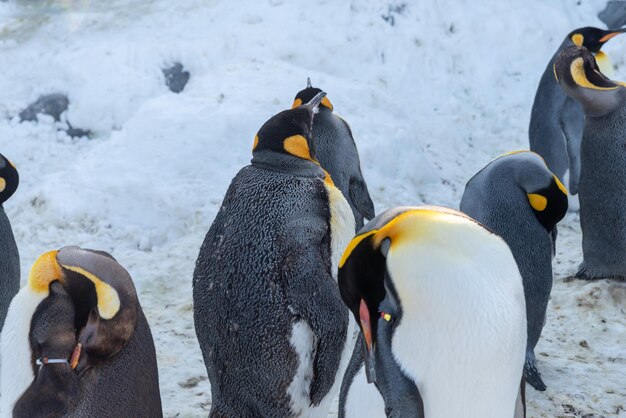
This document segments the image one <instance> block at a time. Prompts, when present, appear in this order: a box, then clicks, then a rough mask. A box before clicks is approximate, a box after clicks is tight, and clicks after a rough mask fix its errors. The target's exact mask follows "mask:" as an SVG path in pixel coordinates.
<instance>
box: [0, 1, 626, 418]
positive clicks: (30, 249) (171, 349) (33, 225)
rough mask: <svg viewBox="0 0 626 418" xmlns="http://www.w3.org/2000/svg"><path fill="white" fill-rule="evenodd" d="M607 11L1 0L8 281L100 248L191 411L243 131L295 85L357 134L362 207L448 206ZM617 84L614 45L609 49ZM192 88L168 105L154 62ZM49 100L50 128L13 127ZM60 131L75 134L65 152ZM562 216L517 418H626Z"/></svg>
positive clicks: (621, 292) (574, 241)
mask: <svg viewBox="0 0 626 418" xmlns="http://www.w3.org/2000/svg"><path fill="white" fill-rule="evenodd" d="M604 6H605V2H604V1H602V0H597V1H590V0H578V1H574V0H554V1H551V2H544V1H542V0H524V1H522V0H515V1H507V2H502V1H498V0H491V1H487V0H478V1H455V0H437V1H435V0H425V1H408V0H407V1H405V2H402V1H395V0H394V1H391V0H385V1H380V0H362V1H355V0H353V1H344V2H339V1H331V0H318V1H306V2H305V1H302V0H296V1H286V0H241V1H237V2H231V1H226V0H181V1H176V2H174V1H166V0H151V1H130V0H110V1H106V2H104V1H89V0H63V1H62V0H57V1H43V0H39V1H27V0H12V1H9V2H4V3H0V68H1V69H2V76H0V91H1V92H2V94H1V96H2V100H0V152H1V153H3V154H4V155H6V156H7V157H8V158H10V159H11V160H12V161H13V162H14V163H15V164H16V165H17V167H18V169H19V171H20V177H21V183H20V188H19V190H18V192H17V193H16V195H15V196H14V197H13V198H12V199H10V200H9V201H8V202H7V203H6V204H5V209H6V210H7V213H8V216H9V218H10V219H11V221H12V225H13V229H14V232H15V234H16V239H17V242H18V246H19V249H20V253H21V264H22V280H25V279H26V277H27V273H28V270H29V268H30V265H31V264H32V263H33V261H34V260H35V259H36V257H37V256H38V255H39V254H41V253H42V252H44V251H46V250H49V249H55V248H59V247H61V246H64V245H68V244H76V245H80V246H83V247H88V248H97V249H102V250H106V251H109V252H111V253H112V254H113V255H114V256H115V257H116V258H117V259H118V260H119V261H120V262H121V263H122V265H124V266H125V267H126V268H127V269H128V270H129V272H130V273H131V275H132V276H133V278H134V280H135V283H136V285H137V288H138V291H139V296H140V300H141V303H142V305H143V309H144V311H145V313H146V316H147V318H148V321H149V322H150V325H151V327H152V333H153V335H154V339H155V344H156V347H157V353H158V362H159V372H160V383H161V393H162V398H163V407H164V412H165V415H166V416H168V417H199V416H207V415H208V411H209V409H210V387H209V383H208V381H207V378H206V371H205V368H204V364H203V361H202V357H201V353H200V349H199V347H198V343H197V340H196V337H195V333H194V327H193V319H192V309H193V308H192V298H191V278H192V272H193V268H194V263H195V259H196V256H197V254H198V250H199V247H200V244H201V243H202V240H203V238H204V235H205V233H206V231H207V230H208V228H209V226H210V225H211V222H212V221H213V218H214V216H215V214H216V212H217V210H218V208H219V205H220V203H221V200H222V197H223V195H224V193H225V191H226V189H227V187H228V185H229V182H230V180H231V178H232V177H233V176H234V175H235V173H236V172H237V171H238V170H239V169H240V168H241V167H242V166H244V165H246V164H247V163H248V162H249V160H250V158H251V152H250V151H251V147H252V141H253V138H254V135H255V133H256V131H257V129H258V128H259V127H260V126H261V125H262V123H263V122H264V121H265V120H267V119H268V118H269V117H270V116H271V115H273V114H275V113H277V112H279V111H281V110H283V109H286V108H288V107H290V105H291V102H292V100H293V96H294V95H295V93H296V92H297V91H299V90H300V89H302V88H304V86H305V83H306V78H307V77H311V80H312V81H313V85H314V86H319V87H321V88H323V89H324V90H325V91H326V92H327V93H328V96H329V98H330V99H331V101H332V102H333V104H334V105H335V111H336V112H337V113H338V114H340V115H342V116H343V117H344V118H345V119H346V120H347V121H348V122H349V123H350V124H351V126H352V130H353V133H354V136H355V139H356V141H357V145H358V147H359V151H360V155H361V162H362V168H363V172H364V176H365V178H366V180H367V181H368V185H369V189H370V192H371V194H372V198H373V199H374V202H375V204H376V208H377V211H381V210H383V209H385V208H387V207H391V206H396V205H407V204H409V205H416V204H421V203H430V204H442V205H447V206H450V207H455V208H456V207H458V203H459V201H460V197H461V195H462V193H463V187H464V185H465V182H466V181H467V180H468V179H469V178H470V177H471V176H472V175H473V174H474V173H475V172H476V171H477V170H479V169H480V168H482V167H483V166H484V165H485V164H487V163H488V162H489V161H491V159H493V158H494V157H496V156H498V155H500V154H502V153H504V152H507V151H511V150H515V149H522V148H528V138H527V128H528V121H529V116H530V109H531V105H532V100H533V98H534V94H535V89H536V87H537V84H538V81H539V78H540V77H541V74H542V73H543V71H544V69H545V67H546V64H547V62H548V60H549V59H550V57H551V56H552V54H553V53H554V51H555V50H556V48H557V47H558V46H559V44H560V43H561V42H562V40H563V38H564V37H565V35H566V34H567V33H569V32H570V31H571V30H573V29H575V28H577V27H581V26H587V25H593V26H598V27H603V25H602V23H601V22H600V20H599V19H598V18H597V13H598V12H599V11H600V10H602V9H603V8H604ZM604 50H605V51H606V52H608V54H609V56H610V57H611V58H612V60H613V63H614V65H615V66H616V71H615V75H614V77H615V78H617V79H620V77H621V78H622V79H626V66H625V64H624V60H625V59H626V36H623V37H617V38H615V39H613V40H611V41H610V42H609V43H608V44H607V45H606V47H605V48H604ZM176 63H180V64H182V66H183V68H184V70H185V71H188V72H189V74H190V78H189V82H188V83H187V85H186V86H185V87H184V90H182V91H181V92H180V93H179V94H175V93H173V92H172V91H170V90H169V89H168V87H167V85H166V82H165V76H164V74H163V71H162V70H163V69H166V68H171V67H172V66H174V65H175V64H176ZM50 93H63V94H65V95H67V97H68V98H69V108H68V109H67V111H66V112H64V113H63V114H62V115H61V120H60V121H55V120H54V119H53V118H52V117H50V116H43V115H40V116H39V118H38V121H32V122H28V121H25V122H21V121H20V118H19V116H18V115H19V113H20V112H21V111H22V110H24V109H25V108H26V107H27V106H28V105H29V104H31V103H33V102H34V101H36V100H37V98H38V97H40V96H41V95H44V94H50ZM68 122H69V123H70V125H71V126H72V127H74V128H79V129H83V130H87V131H89V132H90V136H91V137H90V138H85V137H82V138H81V137H70V136H69V135H68V134H67V133H66V132H65V131H66V130H67V128H68ZM580 243H581V233H580V227H579V218H578V215H577V214H576V213H570V214H569V215H568V216H567V217H566V219H565V220H564V221H563V222H562V223H561V226H560V235H559V240H558V242H557V256H556V259H555V273H556V274H555V285H554V289H553V293H552V299H551V303H550V306H549V312H548V320H547V324H546V328H545V329H544V332H543V336H542V339H541V340H540V342H539V345H538V347H537V349H536V353H537V358H538V366H539V368H540V371H541V372H542V375H543V379H544V381H545V383H546V384H547V385H548V390H547V391H546V392H543V393H541V392H537V391H535V390H533V389H532V388H530V387H528V389H527V402H528V415H529V416H530V417H551V418H552V417H626V283H623V282H621V283H620V282H612V281H599V282H596V283H586V282H581V281H578V280H571V279H568V277H569V276H571V275H572V274H574V273H575V272H576V268H577V265H578V263H579V262H580V261H581V258H582V253H581V248H580Z"/></svg>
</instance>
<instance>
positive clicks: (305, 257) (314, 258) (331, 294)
mask: <svg viewBox="0 0 626 418" xmlns="http://www.w3.org/2000/svg"><path fill="white" fill-rule="evenodd" d="M329 238H330V237H329ZM320 247H321V246H320V245H317V246H315V245H311V243H308V245H300V246H298V247H297V248H293V249H292V251H291V252H290V253H289V254H288V255H287V258H286V260H285V263H284V267H283V277H284V282H285V283H287V288H286V292H287V299H288V300H289V301H290V302H291V303H290V308H291V310H292V312H293V313H294V314H295V315H296V316H297V317H299V318H300V319H301V320H303V321H305V322H306V323H307V324H308V325H309V327H310V328H311V330H312V331H313V334H314V336H315V338H314V343H313V344H314V346H313V347H311V349H312V353H313V376H312V379H311V385H310V392H309V397H310V401H311V405H314V406H316V405H319V403H320V402H321V401H322V399H324V397H325V396H326V395H327V394H328V392H329V391H330V389H331V388H332V386H333V384H334V383H335V375H336V374H337V370H338V369H339V363H340V360H341V354H342V352H343V348H344V345H345V343H346V336H347V332H348V308H347V307H346V305H345V304H344V303H343V301H342V300H341V296H340V295H339V288H338V287H337V284H336V282H335V279H334V278H333V277H332V275H331V273H330V271H331V266H330V265H326V264H327V262H328V257H322V254H320V253H319V252H318V248H320ZM348 337H349V338H352V336H348Z"/></svg>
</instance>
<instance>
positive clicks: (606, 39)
mask: <svg viewBox="0 0 626 418" xmlns="http://www.w3.org/2000/svg"><path fill="white" fill-rule="evenodd" d="M620 33H623V32H611V33H609V34H606V35H604V36H603V37H602V38H600V43H605V42H606V41H608V40H609V39H611V38H613V37H615V36H617V35H619V34H620Z"/></svg>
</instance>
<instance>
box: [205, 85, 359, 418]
mask: <svg viewBox="0 0 626 418" xmlns="http://www.w3.org/2000/svg"><path fill="white" fill-rule="evenodd" d="M324 97H325V93H324V92H320V93H318V94H317V95H315V96H314V97H313V98H312V99H311V100H310V101H309V102H307V103H304V104H302V105H300V106H297V107H295V108H293V109H288V110H285V111H282V112H280V113H278V114H276V115H274V116H273V117H271V118H270V119H269V120H268V121H267V122H265V124H263V126H262V127H261V128H260V129H259V131H258V133H257V135H256V136H255V138H254V142H253V151H252V156H253V157H252V161H251V164H250V165H248V166H246V167H244V168H242V169H241V170H240V171H239V173H238V174H237V175H236V176H235V178H234V179H233V180H232V182H231V184H230V186H229V188H228V190H227V192H226V195H225V197H224V200H223V202H222V205H221V207H220V209H219V212H218V214H217V216H216V218H215V220H214V221H213V224H212V225H211V227H210V229H209V231H208V233H207V234H206V237H205V239H204V242H203V244H202V246H201V248H200V252H199V255H198V259H197V261H196V267H195V271H194V276H193V300H194V323H195V329H196V335H197V337H198V341H199V343H200V348H201V350H202V354H203V358H204V362H205V365H206V368H207V374H208V377H209V381H210V384H211V394H212V396H211V399H212V405H211V412H210V416H211V417H225V416H229V417H234V416H241V417H244V416H265V417H326V416H327V414H328V411H329V409H330V407H331V402H332V400H333V398H334V397H335V395H336V394H337V392H338V391H339V386H340V377H341V376H342V375H343V370H345V368H346V367H347V364H348V360H349V356H350V352H351V351H352V347H353V345H354V339H353V334H354V332H353V330H354V329H355V324H354V322H353V321H350V318H349V315H348V309H347V308H346V306H345V305H344V304H343V302H342V300H341V297H340V295H339V289H338V287H337V282H336V275H337V273H336V272H337V265H338V262H339V259H340V257H341V254H342V252H343V249H344V248H345V246H346V245H347V244H348V242H349V241H350V239H351V238H352V237H353V236H354V233H355V220H354V215H353V213H352V210H351V208H350V206H349V204H348V202H347V201H346V199H345V197H344V196H343V194H342V193H341V191H339V189H337V187H335V185H334V182H333V179H332V177H331V176H330V175H329V174H328V172H326V171H325V170H324V169H323V168H322V167H321V166H320V163H319V162H318V161H317V160H316V149H315V144H314V141H313V132H312V125H313V118H314V115H315V114H316V112H317V111H318V109H319V106H320V103H321V102H322V101H323V99H324Z"/></svg>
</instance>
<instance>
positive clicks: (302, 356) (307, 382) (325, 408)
mask: <svg viewBox="0 0 626 418" xmlns="http://www.w3.org/2000/svg"><path fill="white" fill-rule="evenodd" d="M355 328H356V326H355V322H354V319H352V316H350V321H349V323H348V332H347V334H346V339H347V341H346V342H345V344H344V347H343V351H342V353H341V360H340V362H339V369H338V370H337V372H336V373H335V383H334V384H333V386H332V388H331V389H330V390H329V391H328V393H327V394H326V396H325V397H324V398H323V399H322V401H321V402H320V403H319V405H317V406H315V407H313V406H311V397H310V389H311V380H312V378H313V356H314V355H315V335H314V334H313V331H312V330H311V327H310V326H309V325H308V324H307V323H306V322H305V321H298V322H296V323H295V324H294V326H293V329H292V332H291V340H290V343H291V346H292V347H293V349H294V350H295V351H296V353H297V354H298V370H297V371H296V375H295V376H294V379H293V381H292V382H291V384H290V385H289V388H288V389H287V393H288V394H289V398H290V399H291V402H290V407H291V412H292V413H293V415H294V416H295V417H299V418H326V417H327V415H328V412H329V411H330V407H331V403H332V401H333V399H335V396H337V394H338V392H339V388H340V387H341V381H342V379H343V375H344V373H345V371H346V368H347V367H348V362H349V360H350V354H351V353H352V349H353V348H354V341H355V338H354V337H355V335H354V332H355Z"/></svg>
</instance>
